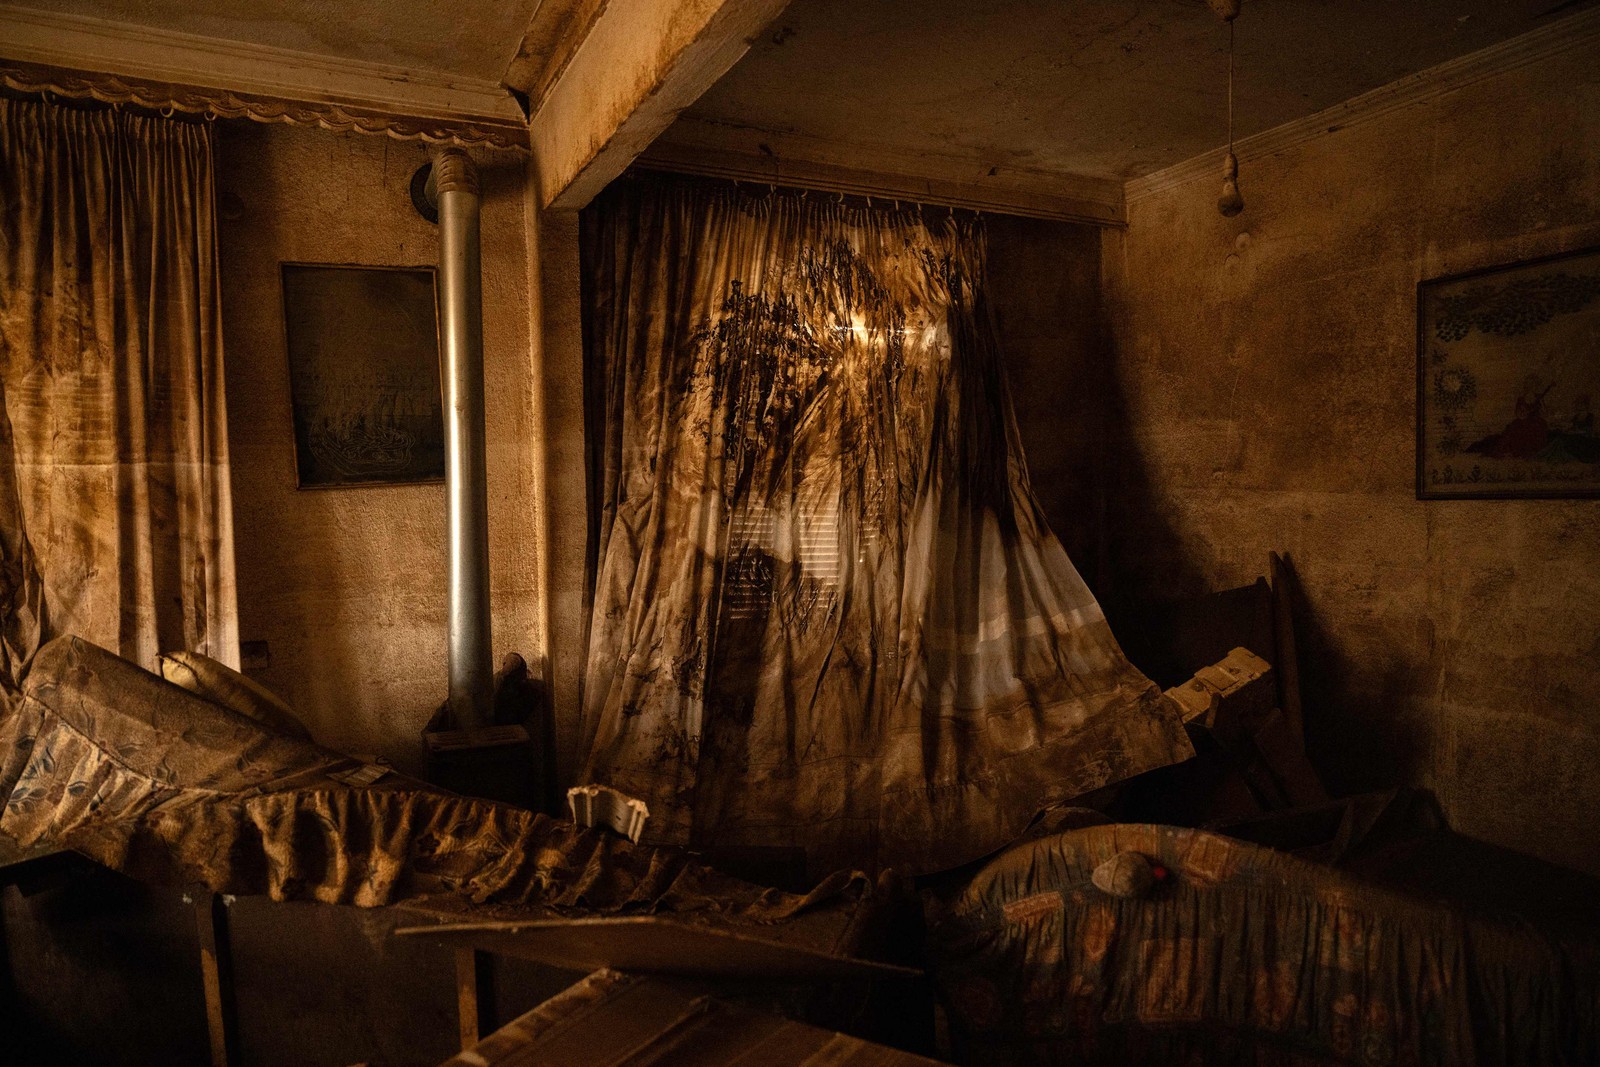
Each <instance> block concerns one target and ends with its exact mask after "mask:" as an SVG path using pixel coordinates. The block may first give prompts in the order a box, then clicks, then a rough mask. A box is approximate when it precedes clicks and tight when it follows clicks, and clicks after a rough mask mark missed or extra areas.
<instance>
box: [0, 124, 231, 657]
mask: <svg viewBox="0 0 1600 1067" xmlns="http://www.w3.org/2000/svg"><path fill="white" fill-rule="evenodd" d="M0 205H3V211H0V552H3V554H4V555H3V559H0V624H3V636H4V641H3V647H4V663H0V679H3V681H4V684H6V685H13V684H14V683H15V680H16V679H17V678H18V677H19V675H20V673H21V670H22V668H23V666H24V665H25V664H26V662H27V659H28V657H29V656H30V655H32V654H33V653H34V652H35V651H36V650H37V649H38V647H39V645H40V644H42V643H43V642H44V641H46V640H48V639H49V638H50V637H52V636H54V635H56V634H62V633H76V634H80V635H82V636H84V637H87V638H89V639H90V640H93V641H95V642H96V643H98V644H101V645H104V646H105V647H107V648H110V649H114V650H116V651H118V652H121V653H122V654H124V655H126V656H128V657H130V658H132V659H134V660H136V661H138V662H140V663H142V664H144V665H146V666H149V665H151V664H152V663H154V661H155V657H156V656H157V655H158V654H159V653H161V652H165V651H169V650H172V649H179V648H189V649H195V650H198V651H201V652H204V653H206V654H207V655H209V656H212V657H213V658H216V659H219V660H222V661H224V662H227V663H229V664H232V665H235V666H237V664H238V655H239V652H238V633H237V621H236V608H235V603H234V600H235V592H234V569H233V534H232V529H231V523H232V505H231V503H230V500H229V489H228V453H227V434H226V421H225V413H224V406H223V380H222V341H221V333H220V331H221V308H220V303H219V299H220V298H219V294H218V287H217V256H216V237H215V220H214V211H213V194H212V147H211V127H210V125H209V124H207V123H201V122H185V121H171V120H167V119H161V118H156V117H148V116H140V115H135V114H130V113H126V112H123V111H120V110H111V109H100V110H82V109H78V108H71V107H61V106H56V105H52V104H47V103H41V102H30V101H20V100H12V99H0Z"/></svg>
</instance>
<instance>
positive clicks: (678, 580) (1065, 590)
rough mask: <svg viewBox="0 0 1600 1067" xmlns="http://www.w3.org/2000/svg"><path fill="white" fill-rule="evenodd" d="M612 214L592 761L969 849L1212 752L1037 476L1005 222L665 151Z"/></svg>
mask: <svg viewBox="0 0 1600 1067" xmlns="http://www.w3.org/2000/svg"><path fill="white" fill-rule="evenodd" d="M583 227H584V232H583V250H584V281H585V287H586V290H585V301H586V304H585V311H586V315H585V354H586V367H587V370H588V378H587V380H586V399H587V403H588V406H589V426H588V429H589V440H590V444H591V453H590V463H591V485H592V494H591V496H592V500H593V502H594V503H595V505H596V511H597V514H596V515H595V516H594V517H593V518H594V522H593V525H592V530H593V531H594V533H595V534H596V536H597V541H596V543H595V544H594V546H593V547H594V551H593V565H594V571H593V577H594V590H593V609H592V614H591V618H590V624H589V625H590V630H589V646H588V657H587V664H586V670H585V676H584V699H583V706H584V714H585V731H584V740H585V745H584V751H585V754H586V774H587V776H588V777H589V778H590V779H592V780H595V781H599V782H604V783H607V784H610V785H613V786H615V787H617V788H619V789H621V790H623V791H624V792H626V793H629V794H632V795H634V796H638V797H641V798H643V799H644V800H645V801H646V802H647V803H648V804H649V806H650V812H651V818H650V822H649V823H648V824H647V826H646V833H647V834H652V835H655V838H656V839H658V840H667V841H673V842H678V843H685V844H692V845H697V846H698V845H706V846H710V845H787V846H803V847H804V848H805V849H806V850H807V851H808V854H809V856H810V859H811V862H812V864H813V867H814V868H815V869H824V868H830V867H833V866H839V865H845V866H866V867H872V866H875V865H876V866H887V865H893V866H895V867H897V868H900V869H902V870H911V871H928V870H936V869H940V868H945V867H949V866H952V865H955V864H957V863H960V862H963V861H965V860H968V859H971V858H973V857H975V856H977V855H981V854H983V853H985V852H988V851H990V850H992V849H994V848H996V847H998V846H1000V845H1001V844H1003V843H1005V842H1006V841H1007V840H1010V839H1011V838H1012V837H1014V836H1015V835H1016V833H1017V832H1019V831H1020V830H1021V829H1022V828H1023V827H1024V826H1025V825H1026V824H1027V822H1028V820H1029V818H1030V817H1031V816H1032V815H1033V813H1034V812H1035V811H1036V810H1037V809H1039V808H1040V807H1041V806H1043V805H1046V804H1049V803H1052V802H1054V801H1057V800H1061V799H1064V798H1069V797H1073V796H1077V795H1080V794H1082V793H1085V792H1088V791H1090V790H1093V789H1095V788H1098V787H1099V786H1102V785H1104V784H1106V783H1108V782H1114V781H1118V780H1120V779H1122V778H1126V777H1128V776H1130V775H1133V774H1137V773H1139V772H1141V771H1146V770H1149V769H1151V768H1154V767H1159V766H1162V765H1165V764H1168V763H1171V762H1174V761H1176V760H1178V759H1182V758H1185V757H1186V756H1187V755H1189V747H1188V744H1187V741H1186V739H1185V738H1184V735H1183V733H1182V730H1181V728H1180V727H1179V725H1178V722H1177V719H1176V717H1175V716H1174V715H1173V714H1172V712H1171V711H1170V709H1169V708H1168V706H1167V705H1166V703H1165V702H1164V700H1163V698H1162V697H1161V694H1160V693H1159V691H1158V690H1157V689H1156V687H1155V686H1154V685H1152V684H1151V683H1150V681H1149V680H1148V679H1146V678H1145V677H1144V676H1143V675H1142V674H1140V672H1139V671H1138V670H1136V669H1135V668H1134V667H1132V666H1131V665H1130V664H1129V663H1128V661H1127V660H1126V659H1125V658H1124V656H1123V655H1122V652H1121V650H1120V649H1119V648H1118V646H1117V643H1116V641H1115V640H1114V639H1113V637H1112V635H1111V632H1110V630H1109V629H1108V628H1107V626H1106V623H1105V620H1104V617H1103V616H1102V614H1101V612H1100V609H1099V607H1098V605H1097V604H1096V603H1095V601H1094V598H1093V597H1092V596H1091V595H1090V593H1089V591H1088V589H1087V588H1086V587H1085V585H1084V583H1083V581H1082V580H1081V579H1080V578H1079V576H1078V574H1077V572H1076V571H1075V570H1074V569H1073V566H1072V564H1071V563H1070V562H1069V561H1068V559H1067V557H1066V554H1065V552H1064V551H1063V550H1062V548H1061V545H1060V543H1059V542H1058V541H1057V540H1056V539H1055V537H1054V536H1052V535H1051V534H1050V532H1049V530H1048V529H1046V527H1045V524H1044V520H1043V518H1042V516H1041V514H1040V511H1039V508H1038V506H1037V504H1036V502H1035V500H1034V497H1033V494H1032V492H1031V490H1030V489H1029V486H1028V480H1027V475H1026V472H1025V470H1024V467H1023V461H1022V455H1021V450H1020V445H1019V443H1018V439H1017V433H1016V429H1015V426H1014V424H1013V419H1012V416H1011V408H1010V402H1009V400H1008V397H1007V393H1006V386H1005V383H1004V380H1003V375H1002V372H1001V365H1000V359H999V355H998V353H997V352H996V350H995V337H994V331H993V329H992V325H991V323H990V320H989V312H988V307H987V304H986V301H985V296H984V284H985V283H984V261H983V258H984V240H983V233H982V230H981V227H980V226H979V225H978V224H977V223H976V222H975V221H974V220H971V219H966V218H961V217H956V216H954V215H953V214H951V213H948V212H943V211H940V212H931V211H930V212H928V213H927V214H925V215H924V214H920V213H917V212H913V211H891V210H872V209H862V208H856V207H850V206H846V205H843V204H841V203H838V202H837V201H836V200H835V198H832V197H822V196H807V195H803V194H799V193H784V192H777V193H772V194H770V195H746V194H745V193H743V192H740V191H739V190H737V189H735V188H733V187H732V186H725V185H722V184H716V183H701V182H695V181H689V180H677V179H669V178H650V179H634V180H624V181H623V182H620V183H618V184H617V185H616V186H614V187H613V189H612V190H611V191H610V192H608V193H607V194H606V195H605V196H604V197H602V199H601V200H600V201H599V202H598V203H597V204H596V205H595V206H594V207H592V208H591V209H590V210H588V211H587V212H586V213H585V215H584V220H583Z"/></svg>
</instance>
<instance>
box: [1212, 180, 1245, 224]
mask: <svg viewBox="0 0 1600 1067" xmlns="http://www.w3.org/2000/svg"><path fill="white" fill-rule="evenodd" d="M1217 210H1218V211H1220V212H1222V217H1223V218H1225V219H1231V218H1233V217H1234V216H1235V215H1237V214H1238V213H1239V212H1241V211H1243V210H1244V197H1242V196H1240V195H1239V183H1238V182H1236V181H1234V180H1233V179H1232V178H1227V179H1225V180H1224V181H1223V183H1222V195H1221V196H1219V197H1218V198H1217Z"/></svg>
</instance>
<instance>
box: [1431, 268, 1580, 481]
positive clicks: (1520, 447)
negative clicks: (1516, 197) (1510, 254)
mask: <svg viewBox="0 0 1600 1067" xmlns="http://www.w3.org/2000/svg"><path fill="white" fill-rule="evenodd" d="M1597 404H1600V248H1591V249H1587V250H1585V251H1581V252H1569V253H1566V254H1564V255H1559V256H1549V257H1546V258H1544V259H1535V260H1529V261H1527V262H1524V263H1516V264H1512V265H1510V266H1505V267H1492V268H1489V269H1487V270H1478V271H1473V272H1471V273H1469V274H1457V275H1453V276H1451V277H1448V278H1434V279H1432V280H1430V281H1425V282H1423V283H1421V284H1420V285H1419V286H1418V287H1417V496H1418V497H1419V498H1420V499H1425V500H1439V499H1450V498H1455V499H1461V498H1473V497H1580V496H1600V435H1597V433H1596V429H1595V407H1596V406H1597Z"/></svg>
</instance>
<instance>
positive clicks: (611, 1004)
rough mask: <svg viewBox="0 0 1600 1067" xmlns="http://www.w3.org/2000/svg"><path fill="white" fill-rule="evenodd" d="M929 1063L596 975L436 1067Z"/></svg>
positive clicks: (733, 1007) (678, 989) (692, 992)
mask: <svg viewBox="0 0 1600 1067" xmlns="http://www.w3.org/2000/svg"><path fill="white" fill-rule="evenodd" d="M934 1063H935V1061H933V1060H929V1059H926V1058H924V1057H922V1056H917V1055H914V1054H912V1053H909V1052H902V1051H900V1050H898V1049H893V1048H889V1047H887V1046H885V1045H878V1044H874V1043H872V1042H870V1041H864V1040H862V1039H861V1038H857V1037H850V1036H848V1035H846V1034H841V1033H836V1032H834V1031H831V1030H824V1029H822V1028H820V1027H816V1026H808V1025H806V1024H804V1023H797V1022H794V1021H792V1020H790V1019H785V1018H783V1017H782V1016H780V1015H775V1014H772V1013H770V1012H765V1011H758V1010H756V1009H754V1008H751V1007H749V1006H747V1005H742V1004H735V1003H731V1002H729V1001H727V1000H725V999H722V998H720V997H712V996H707V995H705V994H704V993H703V991H702V990H700V989H697V988H695V987H694V986H693V985H686V984H683V983H681V982H677V981H673V980H670V979H663V978H650V977H645V976H642V975H635V974H622V973H619V972H617V971H610V970H602V971H597V972H595V973H594V974H591V975H589V976H588V977H587V978H585V979H584V980H583V981H581V982H579V983H577V984H576V985H574V986H572V987H571V988H570V989H567V990H566V991H564V992H562V993H559V994H557V995H556V996H554V997H551V998H550V999H549V1000H547V1001H545V1002H544V1003H543V1004H541V1005H539V1006H538V1007H537V1008H534V1009H533V1010H532V1011H530V1012H528V1013H527V1014H525V1015H523V1016H521V1017H520V1018H518V1019H515V1020H513V1021H512V1022H510V1023H508V1024H507V1025H505V1026H503V1027H501V1028H500V1029H499V1030H497V1031H495V1032H494V1033H493V1034H490V1035H489V1036H488V1037H486V1038H484V1039H483V1041H481V1042H480V1043H479V1044H478V1045H476V1046H475V1047H474V1048H472V1049H470V1050H467V1051H464V1052H462V1053H461V1054H460V1055H458V1056H455V1057H453V1058H451V1059H450V1060H448V1061H446V1063H445V1067H534V1065H538V1067H594V1065H597V1064H604V1065H606V1067H645V1065H646V1064H648V1065H651V1067H660V1065H663V1064H681V1065H688V1064H695V1065H697V1067H733V1065H735V1064H743V1065H749V1067H754V1065H756V1064H759V1065H761V1067H925V1065H931V1064H934Z"/></svg>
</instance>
